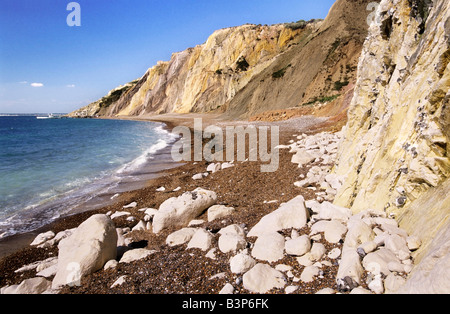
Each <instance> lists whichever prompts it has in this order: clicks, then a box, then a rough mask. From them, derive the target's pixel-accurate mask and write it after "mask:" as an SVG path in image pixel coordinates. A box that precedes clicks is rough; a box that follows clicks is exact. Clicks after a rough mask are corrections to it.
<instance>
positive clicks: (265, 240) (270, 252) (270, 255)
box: [252, 232, 284, 262]
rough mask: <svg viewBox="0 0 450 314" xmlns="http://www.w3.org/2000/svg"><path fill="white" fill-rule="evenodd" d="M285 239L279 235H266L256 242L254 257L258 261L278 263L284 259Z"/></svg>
mask: <svg viewBox="0 0 450 314" xmlns="http://www.w3.org/2000/svg"><path fill="white" fill-rule="evenodd" d="M283 252H284V237H283V236H282V235H281V234H279V233H277V232H272V233H266V234H263V235H261V236H259V237H258V239H257V240H256V242H255V244H254V246H253V250H252V256H253V257H254V258H256V259H259V260H263V261H268V262H276V261H278V260H280V259H282V258H283V257H284V254H283Z"/></svg>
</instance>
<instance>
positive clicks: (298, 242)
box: [284, 235, 311, 256]
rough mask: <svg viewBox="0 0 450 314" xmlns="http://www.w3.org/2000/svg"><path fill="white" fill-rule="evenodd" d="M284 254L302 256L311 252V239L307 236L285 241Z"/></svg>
mask: <svg viewBox="0 0 450 314" xmlns="http://www.w3.org/2000/svg"><path fill="white" fill-rule="evenodd" d="M284 248H285V250H286V254H289V255H294V256H302V255H304V254H306V253H308V252H309V251H310V250H311V239H310V238H309V236H307V235H302V236H300V237H298V238H295V239H291V240H288V241H286V243H285V244H284Z"/></svg>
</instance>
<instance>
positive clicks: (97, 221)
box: [52, 214, 117, 289]
mask: <svg viewBox="0 0 450 314" xmlns="http://www.w3.org/2000/svg"><path fill="white" fill-rule="evenodd" d="M58 248H59V254H58V271H57V272H56V275H55V278H54V279H53V282H52V287H53V288H54V289H57V288H59V287H61V286H63V285H74V284H79V282H80V280H81V277H83V276H85V275H87V274H91V273H93V272H95V271H97V270H99V269H102V268H103V265H105V263H106V262H107V261H109V260H111V259H115V258H116V255H117V232H116V228H115V226H114V223H113V221H112V220H111V218H109V217H108V216H106V215H101V214H99V215H93V216H91V217H90V218H89V219H87V220H86V221H85V222H83V223H82V224H81V225H80V226H79V227H78V228H77V229H75V231H74V232H73V233H72V235H71V236H69V237H67V238H65V239H63V240H61V242H60V243H59V245H58Z"/></svg>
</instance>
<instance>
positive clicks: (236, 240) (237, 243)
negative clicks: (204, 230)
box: [219, 233, 247, 253]
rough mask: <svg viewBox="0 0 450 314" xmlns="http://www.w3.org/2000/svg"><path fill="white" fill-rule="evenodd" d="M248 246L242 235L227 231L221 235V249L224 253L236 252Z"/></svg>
mask: <svg viewBox="0 0 450 314" xmlns="http://www.w3.org/2000/svg"><path fill="white" fill-rule="evenodd" d="M246 247H247V241H246V240H245V238H244V237H243V236H241V235H237V234H229V233H227V234H223V235H221V236H220V237H219V250H220V251H221V252H222V253H228V252H236V251H238V250H242V249H245V248H246Z"/></svg>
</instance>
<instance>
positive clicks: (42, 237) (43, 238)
mask: <svg viewBox="0 0 450 314" xmlns="http://www.w3.org/2000/svg"><path fill="white" fill-rule="evenodd" d="M54 236H55V233H54V232H53V231H48V232H44V233H41V234H39V235H37V237H36V238H35V239H34V240H33V242H31V244H30V245H32V246H37V245H40V244H42V243H44V242H46V241H48V240H50V239H52V238H53V237H54Z"/></svg>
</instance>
